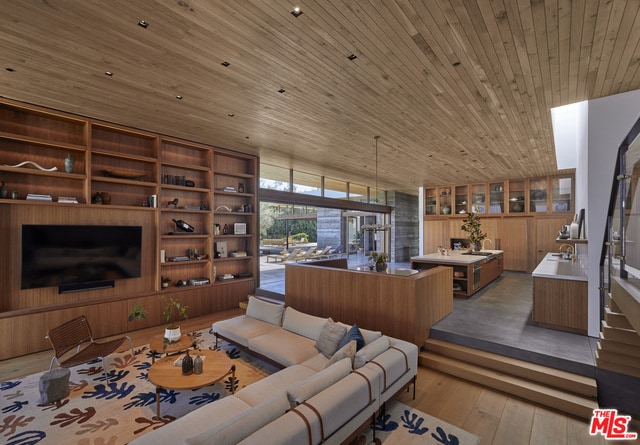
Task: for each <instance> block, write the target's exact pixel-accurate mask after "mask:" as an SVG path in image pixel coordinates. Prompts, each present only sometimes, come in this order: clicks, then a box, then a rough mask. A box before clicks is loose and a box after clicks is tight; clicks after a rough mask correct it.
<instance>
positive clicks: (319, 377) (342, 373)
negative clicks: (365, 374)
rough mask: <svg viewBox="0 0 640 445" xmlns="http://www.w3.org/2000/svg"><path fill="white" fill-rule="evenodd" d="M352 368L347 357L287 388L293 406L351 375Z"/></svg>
mask: <svg viewBox="0 0 640 445" xmlns="http://www.w3.org/2000/svg"><path fill="white" fill-rule="evenodd" d="M352 369H353V368H352V367H351V360H348V359H346V358H345V359H342V360H340V361H339V362H336V363H334V364H333V365H331V366H329V367H328V368H325V369H323V370H322V371H320V372H317V373H315V374H313V375H312V376H310V377H307V378H306V379H304V380H302V381H301V382H298V383H296V384H294V385H293V386H292V387H290V388H288V389H287V396H288V397H289V402H290V403H291V406H296V405H297V404H299V403H302V402H304V401H305V400H308V399H310V398H311V397H313V396H315V395H316V394H318V393H319V392H320V391H322V390H324V389H326V388H328V387H330V386H331V385H333V384H334V383H336V382H337V381H338V380H341V379H343V378H344V377H346V376H347V375H349V374H350V373H351V370H352Z"/></svg>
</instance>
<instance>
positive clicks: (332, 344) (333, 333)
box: [316, 319, 347, 358]
mask: <svg viewBox="0 0 640 445" xmlns="http://www.w3.org/2000/svg"><path fill="white" fill-rule="evenodd" d="M345 332H347V328H345V327H344V326H342V325H340V324H338V323H335V322H334V321H333V320H332V319H328V320H327V322H326V323H325V324H324V326H323V328H322V331H321V332H320V337H318V340H317V341H316V349H317V350H318V351H320V352H322V353H323V354H324V356H325V357H327V358H330V357H331V356H332V355H333V354H335V353H336V351H337V350H338V344H339V343H340V340H342V337H344V334H345Z"/></svg>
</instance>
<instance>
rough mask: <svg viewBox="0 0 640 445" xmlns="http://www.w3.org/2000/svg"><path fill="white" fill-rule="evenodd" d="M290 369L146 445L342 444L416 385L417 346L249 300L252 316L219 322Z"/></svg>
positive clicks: (218, 328)
mask: <svg viewBox="0 0 640 445" xmlns="http://www.w3.org/2000/svg"><path fill="white" fill-rule="evenodd" d="M212 327H213V332H214V334H215V335H216V337H221V338H224V339H226V340H229V341H231V342H233V343H236V344H237V345H239V346H241V347H243V348H246V349H247V350H249V351H251V352H253V353H255V354H257V355H260V356H263V357H265V358H267V359H269V360H270V361H272V362H275V363H278V364H280V365H281V366H283V367H284V368H283V369H282V370H280V371H278V372H276V373H275V374H272V375H270V376H268V377H266V378H264V379H262V380H260V381H258V382H255V383H253V384H251V385H249V386H247V387H245V388H243V389H242V390H240V391H238V392H236V393H235V394H234V395H231V396H227V397H225V398H223V399H221V400H218V401H216V402H213V403H210V404H208V405H206V406H204V407H201V408H199V409H197V410H195V411H193V412H191V413H189V414H187V415H186V416H184V417H182V418H180V419H177V420H175V421H174V422H172V423H170V424H168V425H165V426H163V427H162V428H159V429H157V430H155V431H153V432H150V433H148V434H145V435H143V436H141V437H139V438H137V439H135V440H134V441H132V442H130V444H131V445H142V444H153V445H161V444H171V445H175V444H181V443H182V444H188V445H204V444H216V445H224V444H238V443H239V444H247V445H248V444H259V445H269V444H293V443H295V444H318V443H326V444H340V443H343V442H344V441H345V440H347V439H350V438H352V436H353V434H354V433H356V432H357V431H359V430H360V429H361V428H364V427H366V426H367V425H368V424H369V423H370V422H372V421H373V419H374V416H375V413H376V412H378V410H380V409H381V408H382V409H383V408H384V404H385V402H386V401H388V400H389V399H390V398H391V397H392V396H393V395H395V394H396V393H397V392H399V391H400V390H402V389H404V388H406V387H408V386H409V385H410V384H411V383H414V391H415V378H416V373H417V367H418V348H417V346H416V345H414V344H412V343H409V342H406V341H404V340H399V339H395V338H391V337H387V336H385V335H382V333H380V332H373V331H367V330H364V329H359V328H358V327H355V326H348V325H344V324H342V323H336V322H334V321H333V320H331V319H330V318H321V317H316V316H313V315H309V314H304V313H302V312H299V311H297V310H295V309H294V308H291V307H284V306H283V305H280V304H275V303H270V302H266V301H263V300H260V299H257V298H254V297H250V299H249V304H248V307H247V311H246V315H242V316H239V317H235V318H232V319H229V320H223V321H219V322H216V323H214V324H213V326H212Z"/></svg>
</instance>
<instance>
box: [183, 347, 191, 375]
mask: <svg viewBox="0 0 640 445" xmlns="http://www.w3.org/2000/svg"><path fill="white" fill-rule="evenodd" d="M192 372H193V359H192V358H191V356H190V355H189V350H188V349H187V352H185V353H184V357H182V375H189V374H191V373H192Z"/></svg>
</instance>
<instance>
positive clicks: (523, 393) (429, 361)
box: [420, 351, 598, 419]
mask: <svg viewBox="0 0 640 445" xmlns="http://www.w3.org/2000/svg"><path fill="white" fill-rule="evenodd" d="M420 364H421V365H424V366H427V367H428V368H431V369H435V370H437V371H440V372H444V373H446V374H451V375H454V376H456V377H460V378H462V379H465V380H469V381H472V382H476V383H479V384H481V385H484V386H488V387H491V388H494V389H497V390H499V391H503V392H505V393H508V394H512V395H514V396H517V397H520V398H523V399H526V400H529V401H532V402H534V403H539V404H541V405H544V406H547V407H550V408H553V409H557V410H559V411H562V412H565V413H569V414H573V415H575V416H578V417H581V418H583V419H591V416H592V415H593V410H594V409H596V408H598V403H597V402H596V401H595V400H593V399H592V398H589V397H584V396H581V395H577V394H574V393H570V392H566V391H562V390H559V389H556V388H552V387H549V386H545V385H543V384H540V383H537V382H533V381H528V380H525V379H523V378H521V377H518V376H514V375H509V374H506V373H504V372H499V371H496V370H493V369H488V368H484V367H482V366H479V365H474V364H472V363H467V362H463V361H460V360H458V359H455V358H450V357H445V356H442V355H439V354H437V353H434V352H428V351H423V352H421V353H420Z"/></svg>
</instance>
